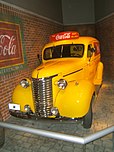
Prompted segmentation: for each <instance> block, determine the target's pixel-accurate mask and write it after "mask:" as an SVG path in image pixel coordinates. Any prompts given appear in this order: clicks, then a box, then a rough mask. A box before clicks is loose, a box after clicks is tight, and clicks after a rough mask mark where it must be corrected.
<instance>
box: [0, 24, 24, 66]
mask: <svg viewBox="0 0 114 152" xmlns="http://www.w3.org/2000/svg"><path fill="white" fill-rule="evenodd" d="M23 62H24V59H23V50H22V41H21V31H20V25H19V24H16V23H11V22H0V68H2V67H9V66H12V65H18V64H21V63H23Z"/></svg>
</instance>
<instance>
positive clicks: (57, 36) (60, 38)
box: [55, 33, 70, 40]
mask: <svg viewBox="0 0 114 152" xmlns="http://www.w3.org/2000/svg"><path fill="white" fill-rule="evenodd" d="M55 39H56V40H64V39H70V33H64V34H61V35H60V34H57V35H56V37H55Z"/></svg>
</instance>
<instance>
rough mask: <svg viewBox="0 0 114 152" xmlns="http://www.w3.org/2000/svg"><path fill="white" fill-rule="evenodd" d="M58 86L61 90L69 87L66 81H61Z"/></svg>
mask: <svg viewBox="0 0 114 152" xmlns="http://www.w3.org/2000/svg"><path fill="white" fill-rule="evenodd" d="M57 84H58V87H59V88H60V89H65V88H66V86H67V81H66V80H64V79H60V80H59V81H58V83H57Z"/></svg>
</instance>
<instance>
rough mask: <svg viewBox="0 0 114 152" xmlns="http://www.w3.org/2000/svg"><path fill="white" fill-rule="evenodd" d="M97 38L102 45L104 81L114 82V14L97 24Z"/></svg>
mask: <svg viewBox="0 0 114 152" xmlns="http://www.w3.org/2000/svg"><path fill="white" fill-rule="evenodd" d="M96 37H97V38H98V39H99V40H100V43H101V55H102V61H103V63H104V79H108V80H114V70H113V69H114V14H112V15H110V16H109V17H107V18H105V19H103V20H101V21H99V22H98V23H96Z"/></svg>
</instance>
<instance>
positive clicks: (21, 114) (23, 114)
mask: <svg viewBox="0 0 114 152" xmlns="http://www.w3.org/2000/svg"><path fill="white" fill-rule="evenodd" d="M9 113H10V114H11V115H12V116H15V117H19V118H26V119H28V118H34V119H35V118H36V116H35V114H33V113H26V112H21V111H19V110H9Z"/></svg>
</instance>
